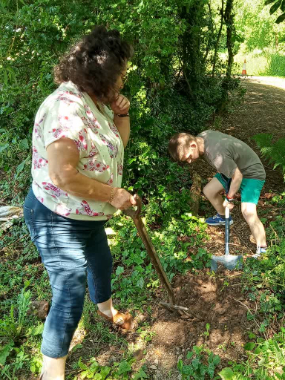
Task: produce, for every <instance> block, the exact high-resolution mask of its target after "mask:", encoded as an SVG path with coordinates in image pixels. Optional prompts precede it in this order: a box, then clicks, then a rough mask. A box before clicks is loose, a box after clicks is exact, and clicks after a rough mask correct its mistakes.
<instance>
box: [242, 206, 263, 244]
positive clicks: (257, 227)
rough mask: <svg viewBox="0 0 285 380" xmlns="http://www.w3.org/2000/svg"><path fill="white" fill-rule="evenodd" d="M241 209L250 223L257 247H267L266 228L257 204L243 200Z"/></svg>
mask: <svg viewBox="0 0 285 380" xmlns="http://www.w3.org/2000/svg"><path fill="white" fill-rule="evenodd" d="M241 211H242V214H243V217H244V219H245V220H246V222H247V224H248V225H249V228H250V230H251V233H252V235H253V237H254V239H255V241H256V245H257V247H266V234H265V229H264V226H263V224H262V223H261V221H260V219H259V217H258V215H257V210H256V205H255V204H254V203H248V202H242V204H241Z"/></svg>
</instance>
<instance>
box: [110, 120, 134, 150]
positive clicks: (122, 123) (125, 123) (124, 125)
mask: <svg viewBox="0 0 285 380" xmlns="http://www.w3.org/2000/svg"><path fill="white" fill-rule="evenodd" d="M114 123H115V125H116V127H117V129H118V131H119V133H120V135H121V139H122V141H123V144H124V148H125V147H126V146H127V144H128V141H129V138H130V133H131V127H130V117H129V116H125V117H120V116H117V115H114Z"/></svg>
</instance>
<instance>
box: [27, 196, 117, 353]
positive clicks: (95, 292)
mask: <svg viewBox="0 0 285 380" xmlns="http://www.w3.org/2000/svg"><path fill="white" fill-rule="evenodd" d="M24 217H25V222H26V224H27V226H28V229H29V231H30V235H31V239H32V241H33V242H34V244H35V245H36V247H37V249H38V251H39V253H40V255H41V258H42V262H43V264H44V266H45V268H46V269H47V271H48V275H49V279H50V284H51V288H52V304H51V308H50V311H49V314H48V316H47V319H46V322H45V326H44V332H43V341H42V347H41V350H42V353H43V354H44V355H46V356H49V357H51V358H59V357H62V356H65V355H67V353H68V349H69V345H70V342H71V339H72V336H73V334H74V331H75V330H76V327H77V325H78V323H79V321H80V318H81V315H82V310H83V304H84V296H85V290H86V279H87V282H88V288H89V295H90V298H91V301H92V302H94V303H101V302H105V301H107V300H108V299H109V298H110V297H111V272H112V256H111V252H110V249H109V246H108V241H107V236H106V233H105V229H104V224H105V223H106V222H105V221H81V220H72V219H68V218H65V217H63V216H60V215H57V214H55V213H54V212H52V211H50V210H49V209H48V208H46V207H45V206H44V205H43V204H42V203H40V202H39V201H38V200H37V198H36V197H35V195H34V193H33V191H32V189H31V190H30V192H29V193H28V195H27V197H26V200H25V204H24Z"/></svg>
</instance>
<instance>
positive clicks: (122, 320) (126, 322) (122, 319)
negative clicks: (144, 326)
mask: <svg viewBox="0 0 285 380" xmlns="http://www.w3.org/2000/svg"><path fill="white" fill-rule="evenodd" d="M97 313H98V315H100V316H101V317H103V318H104V319H106V320H107V321H108V322H111V323H114V325H116V326H118V327H121V328H122V329H125V330H131V329H132V322H133V317H132V316H131V314H130V313H126V314H123V313H120V312H119V311H118V312H117V314H115V315H113V317H108V316H107V315H106V314H104V313H102V312H101V311H100V310H98V311H97Z"/></svg>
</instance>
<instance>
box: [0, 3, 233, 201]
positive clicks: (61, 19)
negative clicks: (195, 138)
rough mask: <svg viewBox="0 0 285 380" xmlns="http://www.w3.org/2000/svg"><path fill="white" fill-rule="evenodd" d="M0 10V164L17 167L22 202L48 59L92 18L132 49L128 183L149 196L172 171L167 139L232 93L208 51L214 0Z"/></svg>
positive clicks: (214, 26)
mask: <svg viewBox="0 0 285 380" xmlns="http://www.w3.org/2000/svg"><path fill="white" fill-rule="evenodd" d="M1 11H2V12H1V13H2V14H3V17H2V19H1V24H0V25H1V26H2V31H3V36H2V38H1V41H0V57H1V58H0V68H1V70H0V82H1V83H3V84H4V86H3V88H2V89H1V97H0V117H1V134H0V151H1V153H2V152H3V154H2V155H1V158H0V165H1V167H2V168H3V169H4V171H6V172H8V173H9V174H12V175H13V181H12V185H13V186H14V185H15V184H16V187H17V192H18V193H19V199H17V201H18V202H20V201H21V200H22V198H23V194H24V193H25V192H26V190H27V188H28V186H29V184H30V177H29V175H28V173H29V170H30V159H31V153H30V152H31V132H32V127H33V121H34V117H35V113H36V111H37V109H38V107H39V105H40V103H41V102H42V101H43V99H44V98H45V97H46V96H47V95H48V94H50V93H51V92H52V91H53V89H54V88H55V85H54V84H53V80H52V70H53V67H54V66H55V65H56V63H58V60H59V57H60V56H61V55H62V54H63V53H64V52H65V51H66V50H67V48H68V46H69V45H70V44H72V43H73V42H74V41H75V40H77V39H79V38H80V37H82V35H84V34H85V33H87V32H89V31H90V29H91V28H92V26H93V25H94V24H105V25H108V27H109V28H116V29H118V30H120V31H121V33H122V34H123V36H124V37H125V38H126V39H127V40H129V41H130V42H131V43H132V44H133V46H134V49H135V56H134V59H133V62H132V63H131V65H130V68H129V78H128V82H127V84H126V87H125V89H124V93H125V94H126V95H127V96H128V97H129V98H130V99H131V104H132V107H131V118H132V141H131V143H130V144H129V149H128V152H127V157H126V166H125V168H126V171H125V173H126V175H125V183H126V184H127V185H128V186H130V185H132V186H133V187H134V189H135V190H137V189H141V191H143V192H144V193H145V194H146V195H149V191H150V189H153V188H154V186H153V184H154V183H158V181H159V182H160V181H162V180H163V176H164V173H165V172H170V171H172V166H171V164H170V161H169V158H168V156H167V151H166V150H167V149H166V147H167V141H168V139H169V137H170V136H171V135H172V134H173V133H174V132H176V131H179V130H180V131H181V130H188V131H191V132H193V133H198V132H200V131H201V130H202V129H203V128H204V125H205V122H206V121H207V120H209V118H210V117H211V115H212V114H213V112H215V111H216V110H218V109H221V108H222V109H224V108H225V102H227V101H228V96H227V91H228V90H227V91H225V90H224V88H223V78H222V77H221V75H220V74H221V73H223V72H224V71H225V67H224V66H223V65H220V59H219V55H217V56H214V49H215V48H216V47H219V46H220V45H221V44H223V38H224V36H225V31H224V29H222V33H221V36H218V27H219V23H220V16H219V15H220V9H219V2H218V1H214V2H213V4H211V7H210V6H209V3H208V1H206V0H205V1H192V0H191V1H186V2H177V1H176V0H169V1H168V2H167V3H165V2H163V1H157V0H150V1H147V2H141V1H140V0H135V1H133V2H131V3H128V2H126V1H125V0H120V1H115V2H114V1H111V0H107V1H105V2H101V1H97V0H95V1H93V0H92V1H91V0H86V1H85V2H84V6H82V4H81V3H80V2H79V3H78V2H77V3H76V2H75V1H71V2H66V1H63V2H58V1H56V0H46V1H45V2H44V6H43V3H42V1H40V0H36V1H33V2H32V3H31V2H23V1H17V2H10V1H4V2H2V3H1ZM35 14H36V15H37V17H35ZM170 30H171V33H169V31H170ZM214 64H215V65H216V70H215V75H213V76H212V75H209V74H210V73H211V71H212V66H213V65H214ZM143 177H144V178H143Z"/></svg>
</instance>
